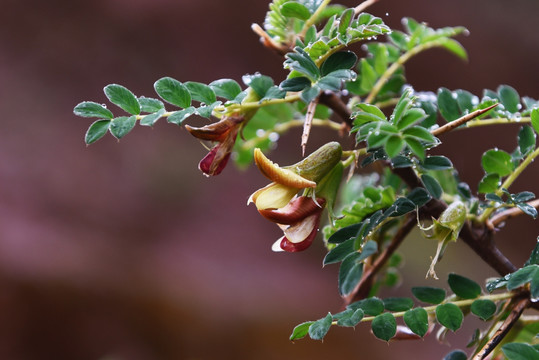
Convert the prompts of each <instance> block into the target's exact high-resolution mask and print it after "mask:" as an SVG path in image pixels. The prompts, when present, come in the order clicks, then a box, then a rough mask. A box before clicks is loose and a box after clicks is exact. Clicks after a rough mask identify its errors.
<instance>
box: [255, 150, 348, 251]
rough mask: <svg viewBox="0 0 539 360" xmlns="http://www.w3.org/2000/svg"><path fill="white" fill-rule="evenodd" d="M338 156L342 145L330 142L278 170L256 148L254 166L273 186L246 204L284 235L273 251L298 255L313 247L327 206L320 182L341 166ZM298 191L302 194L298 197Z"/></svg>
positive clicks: (263, 189)
mask: <svg viewBox="0 0 539 360" xmlns="http://www.w3.org/2000/svg"><path fill="white" fill-rule="evenodd" d="M341 155H342V149H341V146H340V145H339V144H338V143H335V142H333V143H329V144H326V145H324V146H322V147H321V148H320V149H318V150H317V151H315V152H314V153H313V154H311V155H309V156H308V157H307V158H305V159H304V160H303V161H301V162H299V163H297V164H294V165H292V166H287V167H279V166H278V165H277V164H275V163H273V162H272V161H271V160H269V159H268V158H267V157H266V156H264V154H263V153H262V151H260V149H255V151H254V160H255V163H256V165H257V167H258V169H259V170H260V171H261V172H262V174H263V175H265V176H266V177H267V178H269V179H270V180H272V183H270V184H269V185H267V186H265V187H263V188H262V189H259V190H257V191H255V192H254V193H253V194H252V195H251V196H250V197H249V201H248V202H247V204H250V203H251V202H253V203H254V204H255V205H256V208H257V210H258V212H259V213H260V214H261V215H262V216H263V217H264V218H266V219H268V220H270V221H272V222H274V223H276V224H277V225H278V226H279V227H280V228H281V229H282V230H283V232H284V235H283V236H282V237H281V238H279V239H278V240H277V241H276V242H275V244H274V245H273V246H272V249H273V250H274V251H283V250H284V251H288V252H297V251H302V250H305V249H307V248H308V247H309V246H310V245H311V244H312V242H313V240H314V238H315V237H316V234H317V232H318V226H319V224H320V217H321V215H322V211H323V209H324V206H325V205H326V203H327V201H326V196H325V194H326V193H327V192H326V191H323V190H324V189H320V188H319V185H320V184H321V183H324V184H325V183H327V181H323V180H324V179H325V177H326V175H328V174H333V173H334V171H333V169H334V168H336V167H337V164H341V163H340V158H341ZM301 190H303V194H302V195H301V196H298V193H299V192H300V191H301Z"/></svg>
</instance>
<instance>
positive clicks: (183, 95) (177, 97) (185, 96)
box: [153, 77, 191, 108]
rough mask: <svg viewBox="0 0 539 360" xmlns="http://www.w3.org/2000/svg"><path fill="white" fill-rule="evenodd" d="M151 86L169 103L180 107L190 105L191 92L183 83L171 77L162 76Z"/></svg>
mask: <svg viewBox="0 0 539 360" xmlns="http://www.w3.org/2000/svg"><path fill="white" fill-rule="evenodd" d="M153 87H154V89H155V92H156V93H157V94H158V95H159V96H160V97H161V98H162V99H163V100H165V101H166V102H168V103H169V104H172V105H175V106H178V107H180V108H187V107H189V105H191V93H190V92H189V90H188V89H187V87H186V86H185V85H183V84H182V83H181V82H179V81H178V80H175V79H173V78H171V77H164V78H161V79H159V80H157V81H156V82H155V83H154V84H153Z"/></svg>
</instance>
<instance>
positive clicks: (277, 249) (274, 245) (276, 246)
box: [271, 236, 284, 252]
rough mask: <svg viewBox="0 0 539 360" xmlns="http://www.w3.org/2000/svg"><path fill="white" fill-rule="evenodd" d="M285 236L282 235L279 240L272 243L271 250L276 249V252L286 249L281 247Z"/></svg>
mask: <svg viewBox="0 0 539 360" xmlns="http://www.w3.org/2000/svg"><path fill="white" fill-rule="evenodd" d="M283 238H284V236H281V237H280V238H279V240H277V241H276V242H274V243H273V245H271V251H274V252H283V251H284V250H283V249H282V248H281V241H283Z"/></svg>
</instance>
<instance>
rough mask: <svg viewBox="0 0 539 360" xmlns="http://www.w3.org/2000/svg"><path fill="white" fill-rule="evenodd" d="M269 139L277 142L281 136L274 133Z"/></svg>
mask: <svg viewBox="0 0 539 360" xmlns="http://www.w3.org/2000/svg"><path fill="white" fill-rule="evenodd" d="M268 139H269V140H270V141H273V142H275V141H277V140H279V134H277V133H276V132H272V133H271V134H269V136H268Z"/></svg>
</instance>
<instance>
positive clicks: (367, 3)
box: [354, 0, 378, 15]
mask: <svg viewBox="0 0 539 360" xmlns="http://www.w3.org/2000/svg"><path fill="white" fill-rule="evenodd" d="M376 2H378V0H366V1H363V2H362V3H361V4H359V5H358V6H356V7H355V9H354V12H355V14H356V15H358V14H359V13H360V12H362V11H363V10H365V9H366V8H368V7H369V6H371V5H373V4H375V3H376Z"/></svg>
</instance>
